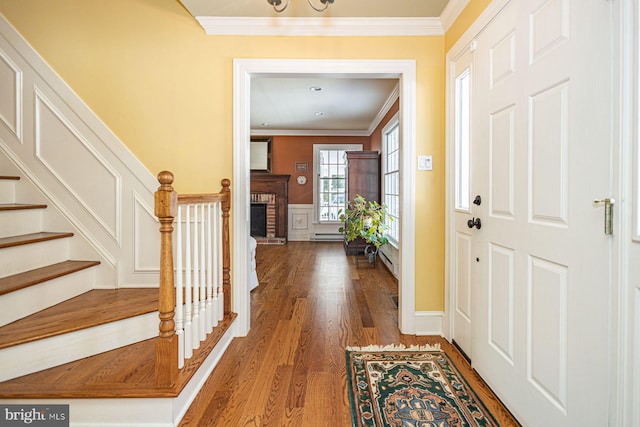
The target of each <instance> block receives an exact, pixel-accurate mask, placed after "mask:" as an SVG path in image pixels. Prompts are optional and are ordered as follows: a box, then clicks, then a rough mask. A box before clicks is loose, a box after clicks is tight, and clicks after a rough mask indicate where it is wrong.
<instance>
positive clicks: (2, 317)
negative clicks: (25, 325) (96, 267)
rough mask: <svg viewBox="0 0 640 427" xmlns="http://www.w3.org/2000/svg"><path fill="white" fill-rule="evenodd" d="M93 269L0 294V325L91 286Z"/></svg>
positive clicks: (50, 305) (67, 297)
mask: <svg viewBox="0 0 640 427" xmlns="http://www.w3.org/2000/svg"><path fill="white" fill-rule="evenodd" d="M92 270H93V269H91V268H90V269H87V270H82V271H78V272H76V273H73V274H69V275H66V276H62V277H58V278H56V279H53V280H49V281H46V282H43V283H40V284H38V285H34V286H29V287H28V288H25V289H20V290H19V291H15V292H11V293H9V294H6V295H2V296H0V307H2V308H3V309H2V310H0V326H4V325H6V324H8V323H11V322H14V321H16V320H18V319H22V318H23V317H26V316H29V315H30V314H33V313H36V312H38V311H40V310H43V309H45V308H48V307H52V306H54V305H56V304H58V303H60V302H62V301H65V300H67V299H69V298H73V297H75V296H78V295H80V294H83V293H85V292H87V291H90V290H91V288H92V284H93V280H94V272H93V271H92Z"/></svg>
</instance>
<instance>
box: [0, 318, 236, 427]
mask: <svg viewBox="0 0 640 427" xmlns="http://www.w3.org/2000/svg"><path fill="white" fill-rule="evenodd" d="M235 336H237V335H236V332H235V330H234V327H233V326H232V327H231V328H230V329H229V330H228V331H227V332H226V333H225V334H224V336H223V337H222V339H221V340H220V342H219V343H218V345H217V346H216V347H215V348H214V349H213V351H212V352H211V354H209V356H208V357H207V359H206V360H205V362H204V363H203V364H202V365H201V366H200V368H198V370H197V371H196V372H195V373H194V376H193V379H192V380H191V381H190V382H189V385H188V386H187V387H186V388H185V389H184V390H183V391H182V393H180V395H179V396H178V397H176V398H159V397H158V398H135V399H124V398H121V399H114V398H108V399H95V398H94V399H64V403H65V404H69V405H70V407H71V408H72V409H71V411H73V415H72V420H73V421H72V423H71V425H72V426H77V427H105V426H110V427H131V426H145V427H175V426H177V425H179V424H180V422H181V421H182V419H183V417H184V415H185V413H186V412H187V410H188V409H189V407H190V406H191V404H192V403H193V401H194V399H195V398H196V397H197V395H198V393H199V391H200V389H201V387H202V386H203V384H204V383H205V381H206V380H207V378H208V377H209V375H210V374H211V372H213V370H214V369H215V367H216V366H217V364H218V363H219V361H220V358H221V357H222V355H223V354H224V352H225V350H226V349H227V348H228V347H229V345H230V344H231V341H232V340H233V338H234V337H235ZM56 403H58V404H59V403H62V402H61V401H60V400H56V399H15V400H13V399H0V404H3V405H11V404H30V405H46V404H56Z"/></svg>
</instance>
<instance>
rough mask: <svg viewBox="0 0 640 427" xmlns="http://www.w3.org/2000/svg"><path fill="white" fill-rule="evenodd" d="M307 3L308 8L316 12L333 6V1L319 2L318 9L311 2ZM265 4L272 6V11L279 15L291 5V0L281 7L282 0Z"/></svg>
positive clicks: (270, 0) (324, 0) (272, 0)
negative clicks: (320, 4)
mask: <svg viewBox="0 0 640 427" xmlns="http://www.w3.org/2000/svg"><path fill="white" fill-rule="evenodd" d="M307 2H308V3H309V6H311V8H312V9H313V10H315V11H316V12H324V11H325V10H327V8H328V7H329V5H331V4H333V2H334V0H320V3H322V6H320V7H318V6H316V5H314V4H313V2H312V0H307ZM267 3H269V4H270V5H271V6H273V10H275V11H276V12H278V13H281V12H284V10H285V9H286V8H287V6H289V3H291V0H286V2H285V3H284V6H281V5H282V0H267Z"/></svg>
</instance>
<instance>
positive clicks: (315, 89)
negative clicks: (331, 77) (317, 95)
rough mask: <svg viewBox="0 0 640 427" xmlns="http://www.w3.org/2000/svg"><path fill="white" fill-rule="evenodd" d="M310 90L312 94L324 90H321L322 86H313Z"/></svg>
mask: <svg viewBox="0 0 640 427" xmlns="http://www.w3.org/2000/svg"><path fill="white" fill-rule="evenodd" d="M309 90H310V91H311V92H320V91H321V90H322V88H321V87H320V86H311V87H310V88H309Z"/></svg>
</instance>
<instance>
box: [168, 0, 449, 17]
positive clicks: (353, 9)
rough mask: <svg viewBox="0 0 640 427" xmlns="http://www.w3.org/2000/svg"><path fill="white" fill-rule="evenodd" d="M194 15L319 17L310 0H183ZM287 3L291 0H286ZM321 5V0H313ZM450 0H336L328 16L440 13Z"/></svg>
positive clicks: (417, 15) (433, 14) (427, 15)
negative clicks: (274, 3) (277, 1)
mask: <svg viewBox="0 0 640 427" xmlns="http://www.w3.org/2000/svg"><path fill="white" fill-rule="evenodd" d="M180 1H181V2H182V4H183V5H184V6H185V8H186V9H187V10H188V11H189V12H191V14H192V15H193V16H253V17H271V16H288V17H317V16H319V13H318V12H316V11H314V10H313V9H311V8H310V7H309V4H308V3H307V0H291V3H290V4H289V6H288V7H287V9H286V10H285V11H284V12H283V13H282V14H277V13H276V12H274V10H273V8H272V7H271V6H270V5H269V4H268V3H267V0H180ZM282 1H283V4H284V3H285V2H286V1H287V0H282ZM311 1H313V2H314V4H315V5H318V6H321V3H320V0H311ZM447 3H448V0H335V2H334V3H333V4H332V5H331V6H329V8H328V9H327V10H326V11H325V12H323V16H326V17H438V16H440V14H441V13H442V11H443V9H444V8H445V6H446V5H447Z"/></svg>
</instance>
